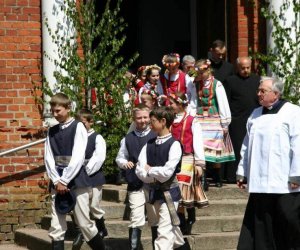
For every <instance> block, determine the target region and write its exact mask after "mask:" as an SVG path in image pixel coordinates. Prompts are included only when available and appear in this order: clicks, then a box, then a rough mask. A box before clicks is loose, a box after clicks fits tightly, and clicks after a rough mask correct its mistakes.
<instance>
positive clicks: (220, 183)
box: [215, 182, 223, 188]
mask: <svg viewBox="0 0 300 250" xmlns="http://www.w3.org/2000/svg"><path fill="white" fill-rule="evenodd" d="M215 186H216V187H217V188H221V187H223V183H222V182H216V184H215Z"/></svg>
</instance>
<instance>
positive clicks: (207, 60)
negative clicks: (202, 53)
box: [195, 59, 211, 71]
mask: <svg viewBox="0 0 300 250" xmlns="http://www.w3.org/2000/svg"><path fill="white" fill-rule="evenodd" d="M210 65H211V61H210V60H209V59H206V60H205V62H204V63H203V64H202V65H201V66H200V67H195V70H196V71H199V70H206V69H208V68H210Z"/></svg>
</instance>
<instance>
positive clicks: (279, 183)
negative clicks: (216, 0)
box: [45, 40, 300, 250]
mask: <svg viewBox="0 0 300 250" xmlns="http://www.w3.org/2000/svg"><path fill="white" fill-rule="evenodd" d="M225 58H226V46H225V43H224V42H222V41H220V40H216V41H215V42H213V44H212V47H211V48H210V50H209V54H208V58H206V59H200V60H195V59H194V57H193V56H191V55H187V56H184V57H183V58H182V60H180V56H179V55H178V54H176V53H171V54H168V55H165V56H163V58H162V65H163V67H164V69H163V70H164V72H163V73H161V71H162V69H161V67H159V66H158V65H157V64H154V65H147V66H141V67H140V68H139V69H138V70H137V73H136V76H134V77H133V75H132V74H128V76H127V77H128V78H130V81H131V84H130V85H128V86H129V88H130V89H131V90H130V95H128V93H129V91H127V92H126V94H125V95H124V102H125V105H127V107H129V108H132V115H133V123H132V124H131V126H130V128H129V130H128V134H127V135H126V136H125V137H124V138H123V139H122V141H121V142H120V149H119V152H118V155H117V157H116V163H117V165H118V167H119V168H120V169H122V171H123V172H124V175H125V177H126V181H127V183H128V185H127V191H128V198H129V199H128V201H129V206H130V224H129V243H130V247H129V248H130V249H131V250H134V249H139V248H140V245H141V235H142V228H143V226H144V225H145V223H146V218H147V220H148V224H149V226H150V227H151V232H152V245H153V249H156V250H158V249H165V250H171V249H181V250H182V249H189V246H188V242H186V241H185V239H184V237H183V235H189V234H191V233H192V226H193V224H194V223H195V221H196V209H197V208H204V207H207V206H208V205H209V201H208V198H207V196H206V193H205V191H207V190H208V183H207V176H206V175H207V172H208V171H207V170H211V171H210V174H211V177H212V179H213V180H214V182H215V186H216V187H219V188H221V187H222V185H223V179H226V181H227V182H228V183H237V184H238V186H239V187H240V188H244V187H245V181H247V182H248V189H249V192H250V193H251V194H250V198H249V202H248V205H247V209H246V213H245V218H244V221H243V225H242V230H241V235H240V240H239V244H238V249H240V250H242V249H249V250H250V249H259V250H260V249H300V243H299V242H300V241H299V237H298V236H297V235H299V233H300V223H299V220H300V218H299V208H300V199H299V197H300V196H299V195H298V194H299V191H300V188H299V184H300V168H297V162H298V158H299V153H298V152H300V151H299V150H300V149H299V148H298V147H299V146H300V138H299V135H300V126H299V125H297V124H299V123H297V121H298V119H299V117H300V116H299V112H300V109H299V107H298V106H296V105H293V104H290V103H288V102H286V101H284V100H282V99H281V94H282V88H283V84H282V83H281V82H280V81H279V80H278V79H276V78H260V77H259V76H257V75H254V74H252V73H251V65H252V62H251V58H249V57H240V58H237V60H236V66H237V71H236V73H235V71H234V67H233V65H232V64H230V63H229V62H227V61H226V60H225ZM50 104H51V108H52V113H53V115H54V117H55V118H56V119H57V121H58V122H59V124H58V125H56V126H54V127H52V128H50V130H49V133H48V137H47V140H46V145H45V165H46V169H47V173H48V175H49V178H50V179H51V181H52V186H51V194H52V221H51V228H50V232H49V236H50V237H51V239H52V242H53V243H52V245H53V249H57V250H62V249H64V236H65V232H66V229H67V228H66V214H67V213H69V212H70V211H72V210H73V216H74V222H75V223H76V225H78V228H79V233H78V235H77V237H76V239H75V240H74V245H78V244H80V242H81V239H82V238H84V240H85V241H86V242H87V243H88V245H89V246H90V247H91V248H92V249H105V244H104V241H103V238H104V237H105V236H107V234H108V232H107V230H106V228H105V224H104V214H105V212H104V211H103V210H102V209H101V206H100V205H99V204H100V201H101V195H102V186H103V184H104V182H105V180H104V176H103V174H102V171H101V167H102V164H103V162H104V160H105V154H106V145H105V141H104V139H103V138H102V136H101V135H99V134H97V133H96V132H95V131H94V130H93V129H92V125H93V116H92V112H91V111H89V110H82V111H80V112H79V114H78V119H74V118H72V117H71V116H70V109H71V108H70V105H71V102H70V100H69V98H68V97H67V96H66V95H64V94H62V93H59V94H56V95H54V96H53V97H52V99H51V102H50ZM80 121H81V122H80ZM83 124H84V125H83ZM244 137H245V139H244ZM240 151H241V154H240ZM240 155H241V156H240ZM145 208H146V214H147V217H146V215H145ZM274 208H276V209H274ZM278 216H279V217H280V219H278ZM282 228H284V229H285V232H282ZM286 246H289V248H286Z"/></svg>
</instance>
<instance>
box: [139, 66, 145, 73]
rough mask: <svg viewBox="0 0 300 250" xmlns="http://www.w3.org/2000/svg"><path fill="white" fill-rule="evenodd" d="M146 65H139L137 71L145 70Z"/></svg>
mask: <svg viewBox="0 0 300 250" xmlns="http://www.w3.org/2000/svg"><path fill="white" fill-rule="evenodd" d="M146 68H147V66H141V67H139V68H138V70H137V72H143V71H144V70H146Z"/></svg>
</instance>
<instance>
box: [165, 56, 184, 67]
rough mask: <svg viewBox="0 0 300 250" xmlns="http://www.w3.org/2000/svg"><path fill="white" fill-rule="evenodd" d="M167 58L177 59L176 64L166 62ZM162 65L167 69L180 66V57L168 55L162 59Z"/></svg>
mask: <svg viewBox="0 0 300 250" xmlns="http://www.w3.org/2000/svg"><path fill="white" fill-rule="evenodd" d="M167 57H175V58H176V62H173V63H168V62H166V59H167ZM162 64H163V65H164V66H165V67H169V66H177V65H179V64H180V55H179V54H177V53H171V54H168V55H164V57H163V58H162Z"/></svg>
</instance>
